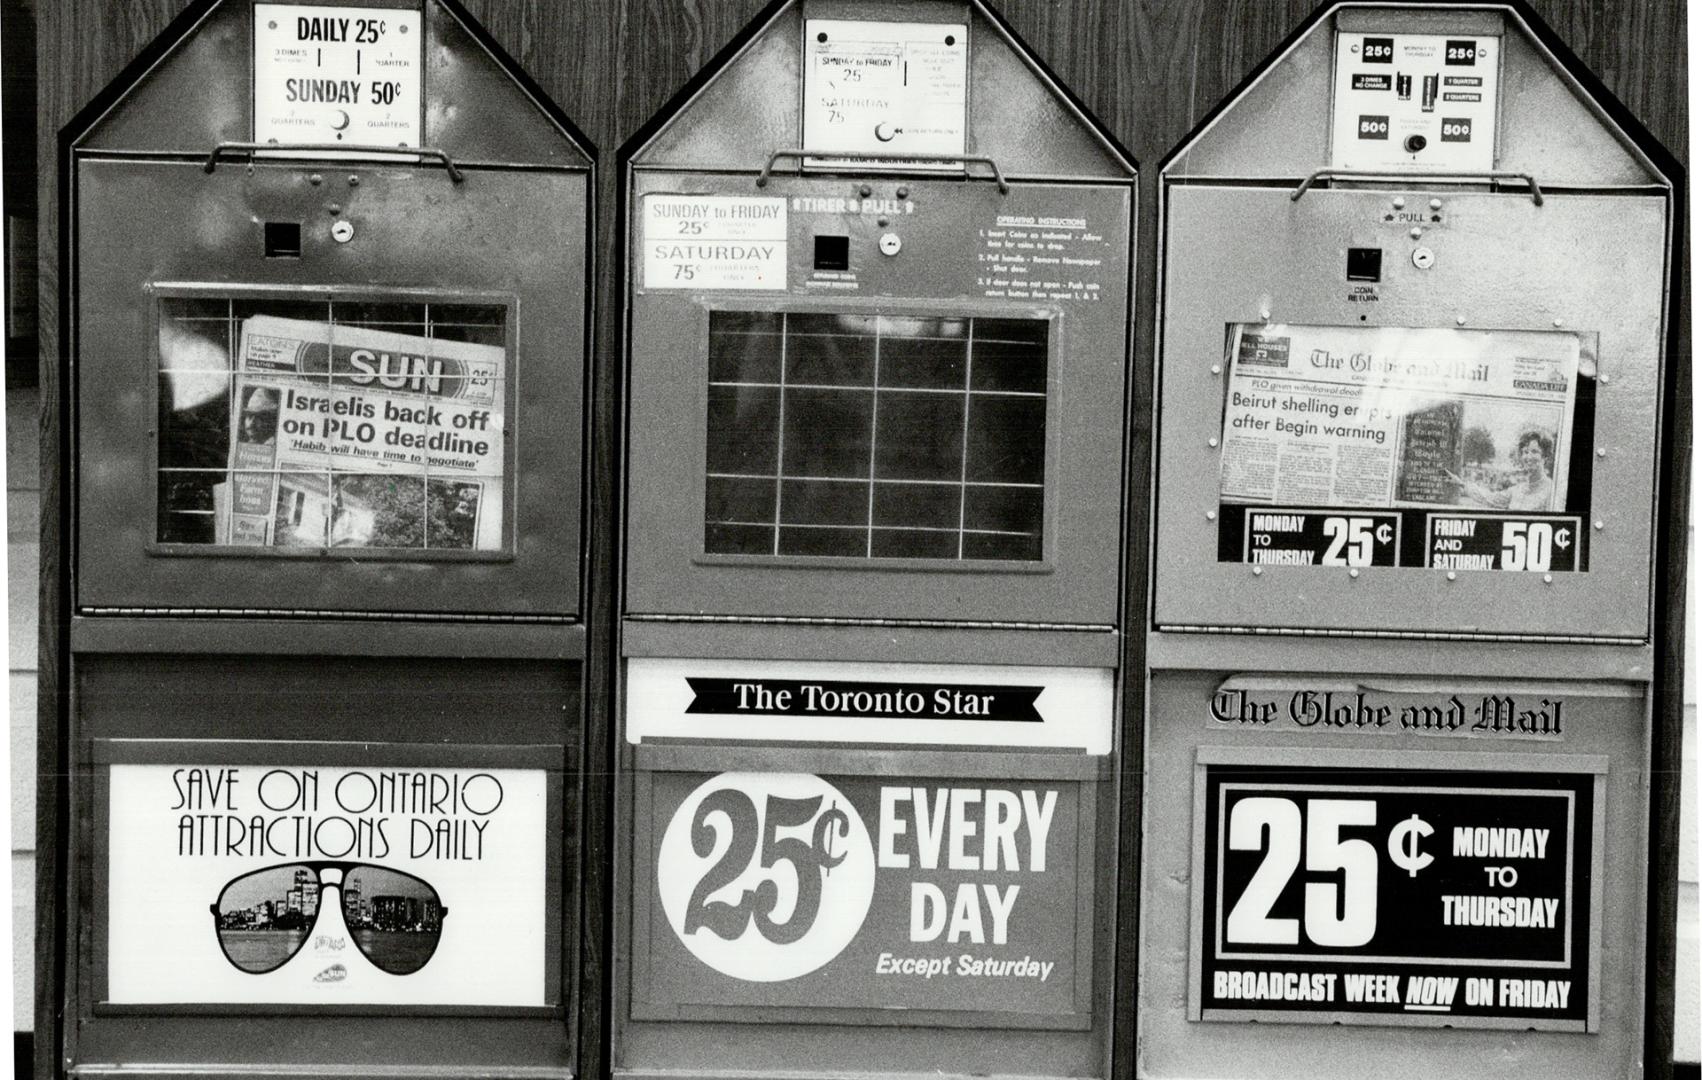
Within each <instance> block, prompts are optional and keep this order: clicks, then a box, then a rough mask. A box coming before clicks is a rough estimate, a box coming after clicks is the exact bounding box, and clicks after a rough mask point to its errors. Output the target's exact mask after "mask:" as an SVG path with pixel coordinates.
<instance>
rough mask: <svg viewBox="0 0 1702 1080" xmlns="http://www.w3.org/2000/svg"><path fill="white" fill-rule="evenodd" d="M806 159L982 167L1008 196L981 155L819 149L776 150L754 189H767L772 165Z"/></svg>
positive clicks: (1003, 182)
mask: <svg viewBox="0 0 1702 1080" xmlns="http://www.w3.org/2000/svg"><path fill="white" fill-rule="evenodd" d="M806 157H825V158H834V159H836V160H842V161H868V162H886V161H897V162H903V163H907V164H918V165H985V166H987V168H989V169H991V170H993V182H994V183H996V184H998V185H999V194H1000V195H1009V194H1010V193H1011V185H1010V184H1009V183H1008V182H1006V180H1005V174H1004V173H1002V172H1000V171H999V163H998V162H996V161H994V160H993V159H992V158H990V157H987V156H985V155H982V154H841V153H836V152H831V151H821V150H776V151H774V153H772V154H770V155H768V164H766V165H764V166H763V167H762V171H761V172H760V173H757V176H756V186H757V187H767V186H768V178H769V176H770V175H771V174H772V173H773V172H774V164H775V162H777V161H779V160H780V159H781V158H797V159H798V162H799V164H802V163H803V160H804V158H806ZM968 172H969V170H968V169H965V170H964V173H965V174H967V173H968Z"/></svg>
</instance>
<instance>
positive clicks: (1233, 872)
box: [1190, 749, 1602, 1031]
mask: <svg viewBox="0 0 1702 1080" xmlns="http://www.w3.org/2000/svg"><path fill="white" fill-rule="evenodd" d="M1253 757H1254V755H1249V754H1234V753H1232V752H1227V751H1215V752H1214V751H1212V750H1210V749H1205V750H1202V751H1201V753H1200V762H1199V764H1198V766H1197V769H1196V776H1197V783H1198V786H1197V790H1196V800H1197V802H1196V815H1197V817H1196V834H1195V835H1196V840H1197V843H1198V850H1197V851H1196V859H1197V861H1198V868H1199V872H1198V874H1197V875H1196V879H1195V880H1196V899H1197V901H1198V904H1199V906H1200V912H1201V917H1200V919H1199V920H1198V922H1197V923H1196V925H1197V926H1198V927H1199V928H1200V931H1199V933H1200V938H1199V940H1198V941H1196V942H1195V944H1194V948H1195V964H1194V970H1193V980H1192V985H1191V997H1192V1008H1191V1011H1190V1015H1191V1016H1192V1017H1193V1018H1194V1019H1204V1020H1246V1019H1283V1020H1302V1019H1305V1020H1308V1021H1315V1022H1323V1023H1395V1024H1419V1025H1434V1026H1443V1025H1451V1026H1455V1027H1472V1026H1491V1027H1493V1026H1517V1027H1531V1028H1547V1029H1552V1030H1578V1031H1582V1030H1586V1028H1587V1027H1593V1024H1594V1019H1595V1016H1594V1013H1595V1009H1594V1002H1593V1000H1592V993H1593V986H1594V982H1593V976H1594V970H1595V961H1596V956H1595V944H1594V943H1595V941H1596V935H1595V934H1594V932H1593V930H1592V919H1594V918H1596V916H1597V914H1598V912H1597V907H1598V904H1599V900H1598V895H1597V893H1596V892H1593V891H1592V890H1593V889H1599V879H1598V878H1596V877H1595V876H1594V874H1593V867H1594V865H1595V863H1596V861H1597V857H1598V854H1599V853H1598V851H1597V848H1598V845H1599V836H1600V833H1599V829H1598V827H1597V826H1596V824H1595V822H1596V821H1597V820H1598V816H1599V812H1600V810H1601V798H1602V793H1601V790H1600V776H1599V775H1598V774H1597V773H1596V772H1595V771H1594V769H1593V764H1592V763H1590V762H1582V764H1583V766H1584V767H1585V768H1586V770H1588V771H1581V772H1570V771H1568V772H1557V771H1550V763H1552V762H1553V761H1554V760H1555V759H1553V758H1549V759H1546V760H1544V759H1538V758H1535V757H1527V758H1521V759H1520V764H1518V765H1513V764H1510V763H1508V762H1507V761H1505V760H1504V759H1489V758H1487V757H1486V756H1481V755H1470V756H1468V755H1424V757H1425V758H1426V759H1427V760H1426V761H1423V762H1417V763H1415V762H1413V760H1412V759H1413V757H1414V755H1411V754H1408V755H1405V756H1404V758H1403V759H1402V760H1404V761H1405V762H1406V764H1404V765H1399V766H1397V765H1395V764H1393V762H1394V761H1395V760H1396V759H1394V758H1391V759H1390V761H1391V764H1389V765H1386V766H1364V765H1360V764H1357V762H1359V761H1362V760H1363V757H1360V758H1352V759H1349V758H1347V757H1342V759H1341V760H1340V761H1337V760H1335V759H1334V758H1333V757H1332V755H1331V754H1330V753H1329V752H1322V753H1316V754H1311V755H1308V757H1307V758H1306V760H1307V761H1308V762H1309V764H1307V765H1299V764H1294V765H1288V764H1254V763H1252V761H1253ZM1297 760H1298V759H1297ZM1567 760H1568V761H1569V762H1571V763H1574V764H1578V763H1580V762H1581V759H1567ZM1468 763H1469V767H1465V768H1462V767H1460V766H1461V765H1463V764H1468ZM1427 765H1428V766H1430V767H1425V766H1427ZM1521 766H1524V767H1526V770H1527V771H1519V769H1520V768H1521Z"/></svg>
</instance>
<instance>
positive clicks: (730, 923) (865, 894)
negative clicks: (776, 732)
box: [647, 772, 1092, 1017]
mask: <svg viewBox="0 0 1702 1080" xmlns="http://www.w3.org/2000/svg"><path fill="white" fill-rule="evenodd" d="M655 776H656V779H655V783H654V789H653V802H652V807H653V809H654V813H655V818H654V820H655V821H656V823H657V826H656V827H657V832H656V839H655V841H654V843H655V847H654V855H653V859H654V862H653V864H652V865H653V867H654V870H653V872H654V874H655V878H654V880H655V882H656V899H657V901H658V903H656V904H654V905H653V906H652V920H651V921H652V927H651V947H650V955H649V960H648V964H649V971H648V980H647V981H648V983H649V987H650V993H651V995H652V999H653V1000H656V1001H660V1000H662V999H666V1001H667V1002H669V1003H671V1004H674V1005H685V1006H690V1005H751V1006H759V1005H760V1006H800V1005H802V1006H812V1007H821V1008H908V1009H927V1010H954V1011H956V1010H967V1011H975V1012H1010V1013H1021V1014H1026V1015H1030V1016H1036V1017H1044V1016H1052V1017H1057V1016H1063V1015H1068V1014H1071V1013H1075V1012H1078V1011H1080V1010H1079V1007H1078V1004H1077V970H1078V937H1080V936H1081V935H1087V934H1089V933H1090V930H1089V927H1088V926H1087V925H1086V922H1087V920H1088V919H1089V918H1090V915H1089V914H1086V913H1088V912H1091V907H1092V905H1091V899H1092V898H1091V885H1090V884H1087V883H1084V882H1083V879H1082V875H1081V873H1080V871H1081V866H1080V865H1079V862H1080V860H1079V857H1078V852H1079V845H1080V844H1081V842H1082V841H1083V839H1084V836H1083V829H1084V827H1085V828H1087V829H1091V824H1087V825H1085V826H1084V821H1088V822H1090V821H1091V807H1090V806H1084V805H1083V802H1084V798H1086V796H1085V794H1084V793H1085V792H1086V791H1087V790H1089V786H1088V785H1086V784H1084V783H1082V782H1079V781H1059V780H1035V781H1023V780H1006V779H1000V780H992V779H974V778H965V779H949V778H940V777H917V778H903V777H888V776H836V777H824V776H816V775H812V774H806V773H754V772H749V773H746V772H740V773H721V774H719V775H704V774H701V773H696V774H693V773H657V774H655ZM1086 839H1087V840H1089V841H1090V840H1091V837H1090V836H1089V837H1086ZM1087 882H1089V883H1090V882H1091V875H1090V876H1088V878H1087Z"/></svg>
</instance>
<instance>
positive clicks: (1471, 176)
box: [1288, 169, 1542, 206]
mask: <svg viewBox="0 0 1702 1080" xmlns="http://www.w3.org/2000/svg"><path fill="white" fill-rule="evenodd" d="M1389 177H1390V174H1389V173H1386V172H1372V171H1367V170H1364V169H1319V170H1318V171H1317V172H1315V173H1313V174H1312V175H1311V176H1308V177H1307V178H1306V179H1304V180H1302V181H1300V186H1299V187H1297V188H1295V189H1294V191H1293V192H1292V193H1291V194H1290V195H1289V196H1288V197H1289V199H1290V200H1292V201H1294V202H1299V201H1300V196H1302V195H1304V194H1306V192H1307V191H1309V190H1310V189H1311V187H1312V185H1313V184H1315V183H1317V182H1318V181H1319V180H1323V179H1325V178H1341V179H1344V180H1387V179H1389ZM1400 179H1402V180H1442V181H1464V182H1470V181H1473V180H1487V181H1490V182H1494V181H1497V180H1522V181H1524V183H1525V185H1526V186H1527V187H1529V188H1530V189H1531V202H1533V203H1535V204H1536V205H1538V206H1541V205H1542V188H1540V187H1538V186H1537V181H1536V177H1534V176H1532V175H1531V174H1530V173H1522V172H1500V171H1495V172H1467V173H1426V174H1424V175H1422V176H1417V177H1409V176H1403V177H1401V178H1400Z"/></svg>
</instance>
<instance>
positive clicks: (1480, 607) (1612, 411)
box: [1134, 4, 1675, 1078]
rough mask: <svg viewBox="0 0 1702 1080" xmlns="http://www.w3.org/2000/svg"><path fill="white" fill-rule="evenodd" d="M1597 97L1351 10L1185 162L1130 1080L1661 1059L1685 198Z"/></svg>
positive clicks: (1514, 1071) (1638, 135)
mask: <svg viewBox="0 0 1702 1080" xmlns="http://www.w3.org/2000/svg"><path fill="white" fill-rule="evenodd" d="M1562 57H1566V59H1564V60H1563V59H1562ZM1573 63H1575V62H1574V61H1571V60H1570V54H1568V53H1566V52H1564V49H1563V47H1560V46H1557V44H1556V43H1555V42H1554V40H1553V38H1552V37H1551V36H1550V34H1549V32H1548V31H1547V30H1546V29H1545V28H1543V27H1541V26H1539V25H1537V24H1536V23H1535V20H1534V18H1533V17H1532V16H1531V15H1530V14H1529V13H1528V12H1527V11H1526V9H1524V8H1523V7H1518V6H1510V5H1502V4H1482V5H1469V6H1468V5H1447V6H1441V5H1436V6H1423V5H1368V4H1335V5H1333V6H1330V7H1328V8H1327V9H1325V10H1322V11H1321V12H1320V13H1319V14H1318V15H1317V16H1316V17H1314V19H1313V20H1312V21H1311V22H1309V23H1308V24H1307V25H1306V26H1305V27H1303V28H1302V29H1301V30H1300V31H1299V32H1297V33H1296V35H1295V36H1294V37H1293V38H1292V39H1291V40H1290V43H1289V44H1288V45H1287V46H1285V47H1284V49H1283V51H1281V52H1280V53H1279V54H1277V55H1275V56H1274V57H1273V58H1272V59H1271V60H1270V61H1268V62H1267V64H1266V65H1264V66H1263V67H1262V68H1261V69H1260V70H1259V71H1258V72H1256V73H1255V74H1254V75H1253V76H1252V77H1250V78H1249V79H1248V81H1247V82H1246V83H1245V84H1244V85H1243V86H1242V87H1241V89H1240V90H1238V91H1237V92H1236V94H1234V95H1233V96H1232V97H1231V98H1229V99H1228V100H1227V101H1226V102H1225V103H1224V104H1223V105H1222V106H1220V107H1219V108H1218V109H1217V110H1216V111H1215V112H1214V113H1213V114H1212V115H1211V116H1210V117H1208V119H1207V120H1206V121H1205V122H1204V123H1203V124H1202V125H1201V126H1200V127H1199V128H1198V129H1197V130H1196V131H1195V132H1194V134H1193V135H1191V136H1190V137H1189V139H1188V140H1187V141H1185V142H1184V143H1183V144H1182V145H1181V146H1180V147H1179V148H1178V149H1177V150H1176V151H1175V152H1173V153H1172V155H1171V156H1170V157H1169V158H1168V159H1167V161H1166V164H1165V166H1164V168H1163V173H1162V187H1161V191H1160V220H1161V222H1162V227H1163V229H1164V233H1163V237H1162V246H1161V250H1162V251H1163V253H1164V261H1163V264H1162V266H1161V268H1160V278H1159V332H1160V339H1159V373H1158V380H1159V389H1158V391H1157V393H1156V395H1155V398H1156V402H1155V407H1156V421H1155V430H1156V432H1157V434H1158V439H1159V444H1158V449H1157V454H1156V482H1155V484H1154V486H1153V490H1154V507H1155V511H1154V513H1155V525H1154V529H1155V532H1154V550H1153V565H1152V608H1151V617H1152V625H1151V627H1150V629H1149V635H1148V677H1149V696H1148V710H1147V718H1146V723H1147V740H1146V756H1147V784H1146V788H1145V809H1144V812H1143V816H1142V821H1143V832H1144V841H1143V848H1142V859H1143V865H1142V871H1141V873H1142V879H1143V886H1142V903H1141V973H1140V974H1141V981H1140V990H1139V995H1138V997H1139V1001H1138V1004H1136V1005H1135V1006H1134V1007H1135V1008H1137V1010H1138V1014H1139V1022H1138V1024H1139V1043H1138V1045H1139V1046H1140V1050H1139V1054H1138V1062H1137V1066H1136V1071H1137V1073H1138V1074H1139V1075H1142V1076H1151V1077H1185V1076H1201V1075H1213V1076H1217V1075H1230V1074H1234V1075H1239V1076H1249V1077H1287V1076H1311V1077H1321V1078H1327V1077H1348V1076H1363V1075H1367V1073H1368V1072H1370V1073H1378V1072H1383V1073H1395V1072H1399V1073H1401V1074H1403V1075H1435V1076H1460V1075H1474V1074H1477V1073H1481V1072H1482V1070H1483V1068H1484V1065H1483V1063H1484V1062H1485V1061H1487V1060H1491V1058H1493V1060H1495V1061H1496V1062H1497V1064H1496V1066H1495V1069H1496V1071H1497V1073H1498V1075H1506V1076H1543V1077H1583V1076H1607V1075H1624V1074H1625V1073H1626V1072H1628V1071H1636V1069H1637V1068H1638V1063H1640V1062H1641V1061H1642V1059H1643V1056H1644V1054H1645V1025H1646V1023H1648V1017H1647V1015H1646V1006H1645V956H1646V952H1645V941H1646V937H1647V935H1649V934H1650V933H1660V932H1663V931H1661V930H1660V928H1659V927H1658V926H1651V923H1650V917H1649V913H1650V911H1651V906H1650V902H1649V894H1650V889H1651V884H1650V882H1651V879H1650V871H1649V864H1650V851H1651V844H1653V850H1655V851H1656V852H1659V851H1661V850H1663V849H1664V848H1663V846H1664V845H1670V844H1671V843H1672V842H1673V840H1674V838H1673V837H1671V836H1660V835H1657V836H1655V837H1654V838H1653V841H1652V840H1651V825H1650V821H1651V810H1650V805H1651V804H1650V797H1649V787H1650V785H1651V783H1652V782H1653V780H1652V770H1651V761H1650V755H1651V753H1653V752H1656V751H1655V750H1653V749H1652V747H1656V746H1658V745H1659V743H1658V742H1652V740H1654V739H1655V732H1656V730H1657V727H1658V725H1657V723H1656V721H1655V719H1654V717H1655V716H1656V715H1657V713H1656V711H1655V704H1656V703H1655V689H1654V687H1655V684H1654V681H1653V679H1654V675H1653V672H1654V666H1655V657H1656V649H1655V643H1654V642H1653V640H1652V631H1651V627H1652V626H1653V625H1655V621H1654V620H1655V605H1656V597H1655V588H1654V583H1655V581H1656V580H1657V579H1656V574H1657V568H1658V566H1659V562H1658V558H1659V557H1660V555H1661V552H1660V551H1659V550H1658V548H1657V543H1656V538H1657V537H1658V536H1660V535H1661V532H1660V529H1661V528H1662V523H1663V519H1662V514H1663V512H1664V510H1663V508H1662V507H1661V506H1660V505H1659V504H1658V499H1657V491H1658V484H1659V475H1660V474H1659V469H1660V463H1661V460H1662V454H1663V447H1664V446H1665V445H1666V443H1667V441H1668V440H1669V439H1670V433H1669V432H1667V431H1666V425H1667V423H1668V419H1669V417H1668V409H1669V405H1670V403H1669V402H1668V401H1667V400H1666V397H1665V394H1664V392H1663V388H1664V387H1665V386H1666V385H1668V384H1667V382H1666V377H1667V375H1668V365H1667V360H1666V350H1667V341H1668V337H1667V321H1666V320H1667V303H1668V291H1667V287H1668V281H1669V274H1670V269H1671V264H1670V259H1671V245H1672V237H1673V235H1674V214H1675V206H1674V195H1675V191H1674V186H1675V180H1674V179H1673V177H1674V170H1673V168H1672V167H1671V166H1670V165H1669V164H1667V162H1668V160H1669V159H1668V158H1667V157H1666V155H1665V154H1664V153H1663V152H1662V151H1661V150H1660V149H1659V148H1658V147H1656V146H1654V145H1653V144H1652V143H1651V142H1649V141H1648V140H1647V137H1646V135H1645V134H1644V133H1643V132H1642V131H1641V129H1640V128H1639V127H1638V126H1637V125H1636V123H1635V121H1633V120H1630V119H1629V118H1626V117H1624V116H1623V115H1622V113H1621V111H1620V110H1619V109H1618V106H1617V104H1616V103H1613V102H1612V101H1611V99H1608V98H1607V97H1606V95H1605V94H1603V93H1601V92H1599V91H1598V90H1597V89H1596V88H1595V84H1594V82H1593V80H1591V79H1590V78H1589V76H1588V75H1587V73H1584V72H1582V71H1579V70H1577V69H1576V68H1575V67H1573V66H1570V65H1572V64H1573ZM1667 932H1670V926H1669V927H1668V930H1667ZM1390 1027H1399V1028H1401V1029H1402V1030H1401V1031H1400V1032H1398V1033H1392V1032H1390V1031H1389V1030H1388V1028H1390ZM1655 1041H1658V1040H1655ZM1663 1052H1664V1051H1659V1050H1650V1051H1649V1053H1650V1054H1651V1055H1654V1056H1652V1057H1651V1060H1659V1057H1658V1055H1659V1054H1660V1053H1663Z"/></svg>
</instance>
